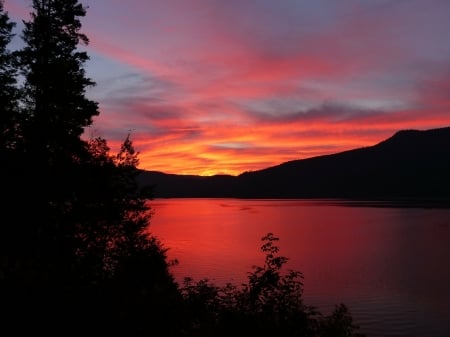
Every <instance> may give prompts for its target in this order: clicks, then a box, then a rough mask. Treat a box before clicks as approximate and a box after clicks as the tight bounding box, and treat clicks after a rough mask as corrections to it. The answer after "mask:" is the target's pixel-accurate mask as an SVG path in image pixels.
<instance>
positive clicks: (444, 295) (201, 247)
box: [150, 199, 450, 337]
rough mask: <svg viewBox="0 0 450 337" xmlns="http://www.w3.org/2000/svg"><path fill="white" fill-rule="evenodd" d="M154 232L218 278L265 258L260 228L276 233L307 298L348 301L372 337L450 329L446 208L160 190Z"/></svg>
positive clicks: (318, 302) (432, 335)
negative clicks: (171, 194)
mask: <svg viewBox="0 0 450 337" xmlns="http://www.w3.org/2000/svg"><path fill="white" fill-rule="evenodd" d="M150 205H151V207H152V209H153V212H154V215H153V217H152V221H151V227H150V229H151V231H152V233H153V234H155V235H156V236H158V237H159V238H160V239H161V241H162V242H163V244H164V246H165V247H167V248H169V252H168V255H169V258H171V259H177V260H178V261H179V265H177V266H175V267H173V269H172V271H173V273H174V275H175V277H176V279H177V280H178V281H179V282H181V281H182V279H183V278H184V277H185V276H191V277H193V278H194V279H197V280H199V279H201V278H208V279H210V280H211V281H213V282H214V283H216V284H218V285H223V284H225V283H226V282H232V283H234V284H237V285H238V284H240V283H242V282H245V281H246V277H247V272H248V271H251V267H252V266H253V265H262V264H263V262H264V255H263V253H262V252H261V251H260V246H261V237H262V236H264V235H265V234H267V233H268V232H272V233H274V234H275V235H276V236H278V237H279V238H280V241H279V242H278V245H279V247H280V254H281V255H283V256H287V257H289V262H288V264H287V265H286V268H290V269H295V270H299V271H301V272H302V273H303V275H304V298H305V302H306V304H309V305H314V306H317V307H318V308H320V309H321V310H322V311H323V312H324V313H328V312H329V311H331V309H332V307H333V306H334V305H335V304H337V303H340V302H343V303H345V304H347V306H348V307H349V308H350V311H351V312H352V314H353V316H354V318H355V320H356V322H357V323H358V324H359V325H360V327H361V330H360V331H361V332H363V333H366V334H367V336H368V337H376V336H386V337H387V336H408V337H418V336H420V337H437V336H439V337H449V336H450V209H432V208H427V209H423V208H395V207H367V206H366V207H364V206H361V207H350V206H348V205H347V206H346V205H345V204H344V203H340V202H329V201H321V202H317V201H305V200H241V199H157V200H153V201H151V202H150Z"/></svg>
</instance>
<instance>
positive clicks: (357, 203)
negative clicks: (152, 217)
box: [149, 196, 450, 209]
mask: <svg viewBox="0 0 450 337" xmlns="http://www.w3.org/2000/svg"><path fill="white" fill-rule="evenodd" d="M167 199H170V200H173V199H229V200H233V199H234V200H255V201H299V202H305V203H308V204H317V205H318V206H320V205H336V206H348V207H382V208H430V209H431V208H440V209H442V208H444V209H445V208H448V209H450V199H436V198H429V199H418V198H414V199H413V198H384V199H382V198H372V199H350V198H285V197H283V198H281V197H280V198H265V197H261V198H258V197H249V198H247V197H220V196H216V197H203V196H202V197H176V196H174V197H155V198H153V199H151V200H149V201H158V200H167Z"/></svg>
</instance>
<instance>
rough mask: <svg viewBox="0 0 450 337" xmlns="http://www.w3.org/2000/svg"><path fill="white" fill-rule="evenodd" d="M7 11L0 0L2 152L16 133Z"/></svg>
mask: <svg viewBox="0 0 450 337" xmlns="http://www.w3.org/2000/svg"><path fill="white" fill-rule="evenodd" d="M14 26H15V23H13V22H11V21H10V19H9V16H8V13H7V12H5V11H4V7H3V1H0V144H1V145H0V151H2V152H4V151H5V150H7V149H11V148H12V147H14V145H15V141H16V140H15V135H16V133H17V126H18V125H17V121H16V113H17V109H18V105H17V103H18V91H17V87H16V68H15V67H14V65H15V64H14V63H15V55H14V54H13V53H11V52H10V51H9V50H8V45H9V43H10V42H11V39H12V37H13V35H12V33H11V32H12V29H13V27H14Z"/></svg>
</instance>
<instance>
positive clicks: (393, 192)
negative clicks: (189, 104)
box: [138, 127, 450, 200]
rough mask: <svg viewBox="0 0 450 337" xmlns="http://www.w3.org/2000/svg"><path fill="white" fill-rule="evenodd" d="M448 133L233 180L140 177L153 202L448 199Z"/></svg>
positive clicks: (407, 136)
mask: <svg viewBox="0 0 450 337" xmlns="http://www.w3.org/2000/svg"><path fill="white" fill-rule="evenodd" d="M449 172H450V127H443V128H436V129H429V130H415V129H408V130H400V131H397V132H396V133H395V134H393V135H392V136H391V137H389V138H387V139H385V140H383V141H381V142H379V143H376V144H375V145H372V146H367V147H361V148H355V149H351V150H347V151H343V152H338V153H334V154H327V155H322V156H316V157H311V158H306V159H297V160H292V161H287V162H284V163H281V164H279V165H275V166H271V167H267V168H264V169H261V170H256V171H247V172H243V173H241V174H239V175H237V176H231V175H215V176H196V175H176V174H166V173H162V172H157V171H141V173H140V175H139V176H138V183H139V184H142V185H154V186H155V187H154V188H155V197H156V198H158V197H161V198H167V197H236V198H346V199H363V200H368V199H449V200H450V173H449Z"/></svg>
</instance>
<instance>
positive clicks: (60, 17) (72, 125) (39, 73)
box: [20, 0, 99, 164]
mask: <svg viewBox="0 0 450 337" xmlns="http://www.w3.org/2000/svg"><path fill="white" fill-rule="evenodd" d="M32 4H33V9H34V11H33V13H31V20H30V21H28V22H25V29H24V31H23V35H22V38H23V40H24V42H25V47H24V48H23V50H22V51H21V53H20V59H21V65H22V74H23V75H24V77H25V86H24V95H25V97H26V102H25V103H26V104H25V113H26V117H27V118H26V120H25V121H24V124H25V138H26V141H27V144H28V147H27V148H28V150H29V151H31V152H32V153H34V154H36V157H37V159H38V160H39V158H40V159H41V160H44V158H45V159H46V160H47V163H48V164H54V161H57V160H61V159H63V158H65V159H70V158H73V157H74V155H76V154H78V153H79V151H81V148H82V144H81V143H82V141H81V139H80V136H81V135H82V133H83V132H84V128H85V127H87V126H89V125H91V124H92V121H93V120H92V119H93V117H94V116H96V115H98V114H99V111H98V107H97V103H96V102H94V101H92V100H90V99H88V98H87V97H86V95H85V94H86V89H87V88H88V87H90V86H92V85H94V82H93V81H92V80H91V79H89V78H88V77H87V76H86V74H85V70H84V64H85V62H86V61H87V60H88V59H89V56H88V55H87V53H86V52H85V51H80V50H78V46H79V45H80V44H85V45H87V44H88V43H89V40H88V38H87V36H86V35H84V34H83V33H81V32H80V30H81V22H80V18H82V17H84V16H85V15H86V9H85V8H84V7H83V6H82V4H80V3H79V1H78V0H33V1H32Z"/></svg>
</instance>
